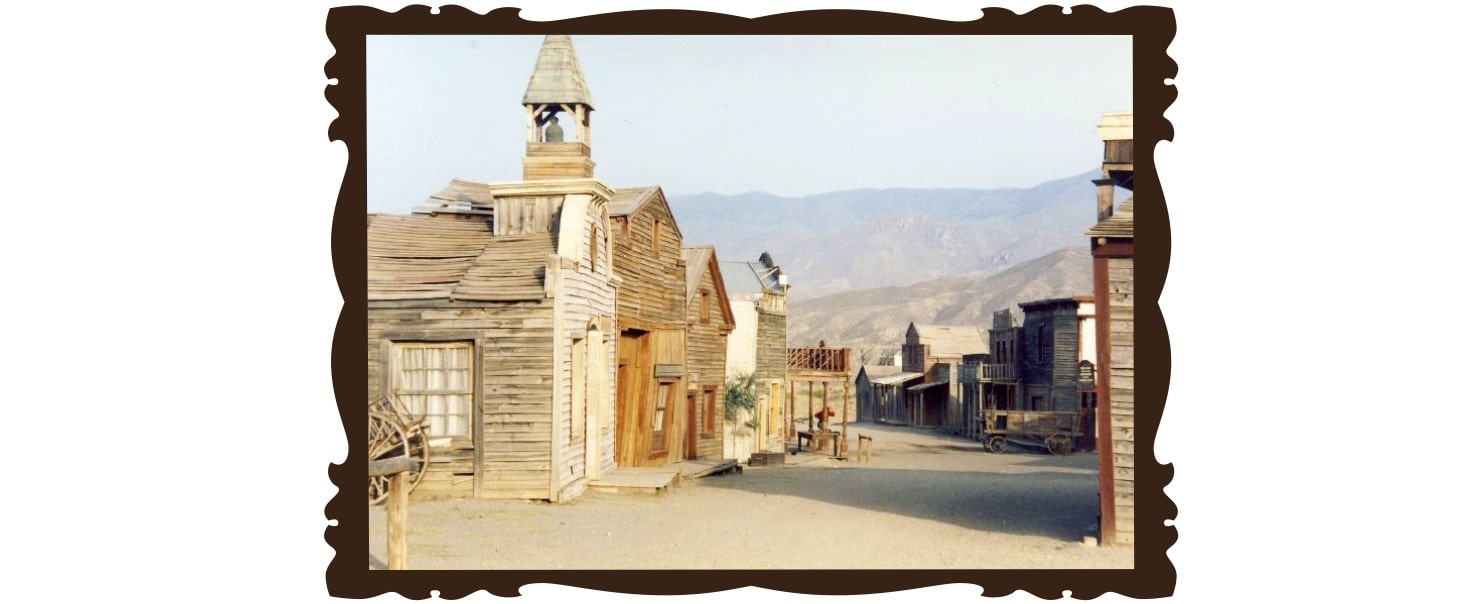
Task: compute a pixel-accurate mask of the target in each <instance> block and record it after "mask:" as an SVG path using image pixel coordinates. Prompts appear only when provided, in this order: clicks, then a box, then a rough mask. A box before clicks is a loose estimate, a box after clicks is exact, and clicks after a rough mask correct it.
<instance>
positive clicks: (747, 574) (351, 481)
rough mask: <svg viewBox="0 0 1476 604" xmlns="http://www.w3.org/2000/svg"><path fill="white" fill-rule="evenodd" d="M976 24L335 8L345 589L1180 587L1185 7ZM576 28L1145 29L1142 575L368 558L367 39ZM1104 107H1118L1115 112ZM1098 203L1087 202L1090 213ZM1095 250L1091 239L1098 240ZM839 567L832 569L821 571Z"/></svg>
mask: <svg viewBox="0 0 1476 604" xmlns="http://www.w3.org/2000/svg"><path fill="white" fill-rule="evenodd" d="M980 10H981V13H982V16H981V17H980V18H979V19H977V20H974V21H963V22H958V21H942V20H937V19H929V18H924V17H916V16H910V15H901V14H892V13H881V12H872V11H854V10H817V11H804V12H794V13H784V14H778V15H769V16H764V17H757V18H746V17H738V16H733V15H726V14H719V13H711V12H699V11H685V10H643V11H629V12H619V13H609V14H603V15H593V16H587V17H578V18H573V19H565V20H559V21H548V22H536V21H525V20H523V19H522V18H521V17H520V16H519V13H520V9H516V8H500V9H496V10H493V11H491V12H489V13H486V14H477V13H475V12H472V11H470V10H468V9H465V8H462V7H460V6H443V7H440V8H439V12H438V13H436V14H433V13H432V12H431V11H432V9H431V8H430V7H428V6H421V5H416V6H411V7H407V8H404V9H402V10H400V11H397V12H394V13H389V12H385V11H382V10H379V9H375V8H371V7H363V6H356V7H339V8H333V9H331V10H329V12H328V20H327V33H328V38H329V40H330V41H331V42H332V44H333V46H334V48H335V49H336V54H335V55H334V56H333V57H332V58H331V59H330V60H329V61H328V63H327V65H326V66H325V69H324V71H325V73H326V75H327V77H328V78H330V79H336V80H337V83H336V84H329V85H328V86H326V89H325V93H324V94H325V96H326V97H327V99H328V102H329V103H330V104H331V105H332V106H333V108H334V109H336V110H337V111H338V114H339V117H338V118H337V119H335V120H333V122H332V123H331V124H330V125H329V127H328V137H329V139H330V140H331V141H343V142H344V143H345V144H346V145H347V148H348V166H347V169H346V170H345V171H344V176H343V184H342V187H341V188H340V189H339V195H338V205H337V208H336V209H335V210H334V215H333V234H332V247H333V268H334V272H335V275H336V277H337V280H338V287H339V291H340V292H341V293H342V295H343V300H344V302H343V311H342V313H341V314H340V315H339V318H338V325H337V328H336V330H335V332H334V337H333V387H334V392H336V393H337V398H338V407H339V412H340V415H341V417H342V419H343V425H344V433H345V438H347V440H348V443H349V455H348V461H347V462H346V463H344V464H332V463H330V464H329V467H328V476H329V478H330V479H331V480H332V481H333V484H334V485H336V486H338V487H339V492H338V494H337V495H336V496H334V497H333V499H332V500H330V501H329V502H328V506H327V508H326V515H327V518H329V519H331V520H336V521H337V524H336V525H330V526H328V527H327V529H326V530H325V531H324V538H325V540H326V541H327V542H328V544H329V545H330V546H331V547H333V549H334V551H335V552H336V553H335V555H334V558H333V561H332V562H331V563H330V564H329V566H328V569H327V573H326V574H327V582H328V591H329V594H331V595H333V596H335V597H346V598H368V597H373V596H377V595H380V594H384V593H388V592H397V593H399V594H400V595H402V596H405V597H407V598H412V599H423V598H428V597H431V592H432V590H436V591H437V592H439V595H440V597H443V598H451V599H457V598H462V597H465V596H466V595H469V594H471V593H473V592H475V591H478V590H487V591H488V592H490V593H492V594H494V595H497V596H502V597H512V596H517V595H519V589H520V588H521V587H522V586H524V585H530V584H534V583H552V584H560V585H569V586H576V587H583V588H588V589H596V590H603V591H611V592H621V593H631V594H653V595H654V594H661V595H669V594H697V593H710V592H718V591H725V590H729V589H734V588H739V587H744V586H750V585H751V586H757V587H763V588H768V589H774V590H780V591H786V592H793V593H807V594H826V595H850V594H865V593H882V592H891V591H899V590H905V589H915V588H920V587H928V586H934V585H944V584H952V583H965V584H974V585H977V586H979V587H980V589H981V590H982V591H981V595H984V596H1003V595H1007V594H1010V593H1012V592H1014V591H1016V590H1024V591H1027V592H1030V593H1031V594H1034V595H1036V596H1037V597H1041V598H1049V599H1055V598H1059V597H1061V596H1062V593H1063V590H1070V592H1071V597H1073V598H1082V599H1091V598H1096V597H1098V596H1100V595H1102V594H1104V593H1106V592H1116V593H1118V594H1121V595H1124V596H1130V597H1137V598H1150V597H1166V596H1169V595H1172V594H1173V591H1174V584H1175V580H1176V574H1175V571H1174V567H1173V564H1172V563H1171V562H1170V561H1169V559H1168V548H1169V547H1170V546H1172V545H1173V543H1174V541H1176V540H1177V538H1178V532H1177V529H1175V528H1174V527H1173V526H1168V525H1167V522H1166V521H1167V520H1169V519H1173V518H1175V517H1177V515H1178V510H1177V507H1176V506H1175V505H1174V504H1173V502H1172V501H1170V500H1169V498H1168V496H1167V495H1166V494H1164V492H1163V489H1164V487H1165V486H1166V485H1167V484H1168V483H1169V480H1171V479H1172V477H1173V466H1172V465H1171V464H1162V465H1161V464H1158V463H1157V461H1156V460H1157V458H1156V457H1155V456H1154V455H1153V449H1152V447H1153V442H1154V440H1155V438H1156V436H1157V433H1158V427H1159V423H1160V421H1161V419H1162V417H1163V406H1164V402H1165V400H1166V398H1167V394H1168V383H1169V370H1170V357H1169V342H1168V330H1167V327H1166V325H1165V324H1164V320H1163V314H1162V312H1161V311H1160V309H1159V308H1158V303H1157V302H1158V297H1159V294H1160V293H1162V291H1163V285H1164V279H1165V277H1166V276H1167V273H1168V261H1169V250H1170V245H1169V244H1170V236H1169V222H1168V211H1167V207H1166V206H1165V204H1164V198H1163V190H1162V188H1161V185H1160V183H1159V180H1158V173H1157V170H1156V169H1155V167H1154V162H1153V154H1154V151H1155V148H1156V146H1157V143H1158V141H1169V140H1173V129H1172V126H1171V125H1170V124H1169V122H1168V120H1167V119H1165V118H1164V115H1163V114H1164V112H1165V111H1166V110H1167V109H1168V107H1169V105H1170V104H1172V103H1173V101H1174V98H1175V97H1176V96H1177V91H1176V90H1175V88H1174V86H1173V85H1172V83H1171V79H1172V78H1173V77H1175V76H1176V75H1177V73H1178V65H1177V64H1176V63H1175V62H1174V61H1173V60H1172V59H1170V58H1169V56H1168V45H1169V42H1170V41H1171V40H1172V39H1173V36H1174V34H1175V22H1174V14H1173V11H1172V10H1171V9H1169V8H1165V7H1152V6H1136V7H1131V8H1126V9H1123V10H1120V11H1116V12H1112V13H1108V12H1105V11H1103V10H1101V9H1099V8H1097V7H1094V6H1086V5H1082V6H1073V7H1071V12H1070V13H1069V14H1066V13H1064V11H1063V9H1062V7H1061V6H1059V5H1049V6H1042V7H1040V8H1037V9H1035V10H1032V11H1030V12H1027V13H1025V14H1016V13H1014V12H1012V11H1010V10H1008V9H1002V8H983V9H980ZM548 33H566V34H831V35H866V34H872V35H887V34H892V35H904V34H905V35H916V34H933V35H1001V34H1009V35H1131V36H1132V37H1133V50H1132V56H1133V66H1132V67H1133V71H1132V74H1133V105H1134V107H1133V109H1134V125H1133V126H1134V139H1135V143H1134V148H1135V150H1136V153H1135V155H1136V157H1135V159H1136V160H1137V161H1136V162H1135V164H1134V168H1135V170H1134V182H1135V187H1134V198H1135V200H1134V204H1135V209H1134V211H1135V215H1134V220H1135V225H1134V226H1135V231H1136V232H1135V245H1136V248H1137V256H1136V259H1135V271H1136V273H1135V281H1136V283H1135V286H1136V288H1137V294H1138V296H1137V300H1138V304H1137V305H1136V307H1135V313H1136V316H1135V320H1136V335H1137V341H1136V342H1135V346H1136V350H1135V357H1136V359H1137V360H1138V361H1139V362H1138V371H1137V375H1136V376H1135V377H1136V384H1135V385H1136V388H1137V394H1138V398H1137V403H1138V405H1137V408H1136V412H1137V418H1136V429H1137V440H1136V441H1135V442H1136V444H1135V446H1136V449H1137V450H1136V451H1135V454H1136V455H1135V457H1136V459H1137V460H1138V464H1139V465H1138V466H1137V467H1136V468H1135V471H1136V476H1135V479H1136V487H1137V500H1136V501H1135V504H1136V510H1135V511H1136V520H1137V525H1136V526H1135V539H1136V544H1135V546H1134V547H1135V552H1134V554H1135V556H1134V557H1135V560H1134V568H1132V569H1124V570H982V569H981V570H829V571H813V570H805V571H799V570H766V571H765V570H717V571H705V570H692V571H654V570H653V571H628V570H619V571H615V570H589V571H552V570H549V571H522V570H519V571H495V570H489V571H416V570H410V571H398V572H390V571H374V570H369V569H368V568H367V566H366V564H365V556H366V553H367V552H368V550H369V545H368V533H369V531H368V515H367V509H366V507H365V505H364V502H363V489H362V483H363V481H364V478H363V477H364V476H365V475H366V473H367V462H365V461H364V459H365V457H364V455H363V454H362V453H363V451H362V448H363V447H364V446H365V443H363V442H362V440H363V438H362V437H361V436H360V437H355V435H362V434H363V433H364V429H365V426H364V422H365V421H366V420H365V416H364V414H363V413H362V406H363V404H364V401H365V400H367V398H368V390H367V383H368V382H367V379H368V378H367V367H366V365H365V364H364V357H363V356H362V355H363V352H362V351H363V328H364V323H363V320H364V319H363V318H364V317H365V316H366V315H367V310H366V306H367V304H366V298H367V295H366V293H365V292H366V291H367V286H366V280H367V277H366V270H365V262H366V259H365V256H364V248H365V245H366V241H365V238H366V235H365V230H364V220H365V215H366V214H365V213H366V209H365V207H366V199H367V195H368V193H367V176H368V174H367V168H366V163H365V162H366V159H365V158H366V154H365V145H366V139H367V136H366V134H367V133H366V124H367V122H366V113H365V104H366V99H365V67H366V64H365V43H364V42H365V40H364V38H365V36H368V35H385V34H402V35H417V34H418V35H434V34H483V35H498V34H502V35H513V34H517V35H541V34H548ZM1111 109H1112V108H1110V107H1104V108H1103V110H1104V111H1106V110H1111ZM1092 206H1093V200H1091V199H1083V200H1082V208H1083V210H1082V211H1084V212H1088V211H1091V208H1092ZM1082 245H1083V246H1087V245H1088V242H1087V241H1086V239H1085V238H1083V239H1082ZM820 575H823V576H820Z"/></svg>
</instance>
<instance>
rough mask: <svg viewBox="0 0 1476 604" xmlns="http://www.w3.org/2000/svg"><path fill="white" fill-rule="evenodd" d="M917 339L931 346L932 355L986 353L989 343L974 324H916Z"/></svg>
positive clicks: (914, 325)
mask: <svg viewBox="0 0 1476 604" xmlns="http://www.w3.org/2000/svg"><path fill="white" fill-rule="evenodd" d="M913 328H915V329H916V330H917V341H918V343H919V344H924V345H927V346H930V347H931V348H932V350H931V352H932V354H933V356H963V355H966V354H987V353H988V352H989V343H988V342H987V341H986V340H985V338H984V335H983V334H982V333H980V332H979V328H978V327H977V326H974V325H918V324H916V323H914V324H913Z"/></svg>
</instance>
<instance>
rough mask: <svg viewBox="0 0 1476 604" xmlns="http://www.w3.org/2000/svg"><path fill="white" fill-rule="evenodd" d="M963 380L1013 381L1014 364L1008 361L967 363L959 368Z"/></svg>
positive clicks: (960, 377)
mask: <svg viewBox="0 0 1476 604" xmlns="http://www.w3.org/2000/svg"><path fill="white" fill-rule="evenodd" d="M958 373H959V379H960V381H963V382H1013V381H1016V379H1017V378H1016V377H1015V375H1016V374H1015V366H1014V365H1013V364H1008V363H968V364H965V365H964V366H963V367H962V368H960V369H959V372H958Z"/></svg>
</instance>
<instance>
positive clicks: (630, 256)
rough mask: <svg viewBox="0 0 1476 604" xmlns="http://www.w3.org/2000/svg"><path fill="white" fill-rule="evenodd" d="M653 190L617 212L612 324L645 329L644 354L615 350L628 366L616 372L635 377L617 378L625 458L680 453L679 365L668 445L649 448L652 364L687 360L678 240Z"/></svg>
mask: <svg viewBox="0 0 1476 604" xmlns="http://www.w3.org/2000/svg"><path fill="white" fill-rule="evenodd" d="M656 195H657V198H656V199H653V200H651V201H648V202H647V203H645V204H644V205H643V206H641V207H640V208H639V209H637V210H635V211H634V212H633V213H631V214H628V215H626V216H624V217H619V218H616V219H615V222H616V223H617V224H618V226H617V227H615V237H614V241H615V245H614V247H615V256H614V269H615V274H616V275H618V276H619V277H620V278H621V279H622V283H621V286H620V288H619V291H618V293H617V296H616V314H615V316H616V321H617V329H618V330H619V331H620V332H621V333H626V332H627V331H628V330H641V331H643V332H646V334H647V335H646V336H645V337H646V338H647V339H646V340H645V341H644V342H645V343H644V345H643V351H644V353H643V354H645V355H647V356H645V357H644V358H638V357H634V356H630V355H627V354H625V353H623V352H622V353H620V354H619V357H620V359H621V362H622V363H626V364H627V365H628V366H629V368H628V369H627V370H626V371H624V372H621V373H618V374H617V375H619V376H621V377H623V378H625V379H630V380H632V383H631V384H627V385H624V386H619V388H618V392H619V393H620V395H619V396H620V397H621V398H618V399H617V401H616V407H617V416H618V417H619V418H620V419H619V424H618V425H619V430H618V431H617V433H616V446H617V452H616V460H617V463H618V465H622V466H651V465H663V464H665V463H667V462H669V461H679V460H680V459H681V455H682V453H683V450H682V449H683V444H684V442H685V441H684V440H683V439H684V438H685V437H686V431H687V426H686V423H687V422H686V411H685V409H686V406H687V405H686V398H685V397H686V391H687V387H686V377H685V369H684V370H683V377H682V378H680V379H677V380H675V381H674V382H669V387H670V388H672V389H673V390H674V391H675V393H676V394H675V395H674V397H673V398H672V399H671V400H670V401H669V402H668V404H667V408H666V412H665V414H664V421H663V424H664V425H665V426H666V429H665V431H664V433H665V441H666V450H665V452H664V453H659V452H654V451H652V444H653V436H654V434H653V432H654V430H653V429H652V425H651V422H652V420H653V419H654V414H655V412H656V396H657V393H658V392H659V391H660V387H661V383H662V382H661V381H659V380H657V379H655V378H654V377H653V376H654V373H653V371H654V366H655V365H678V366H684V365H685V364H686V355H687V353H686V324H685V319H686V313H687V286H686V267H685V265H684V264H683V263H682V240H681V235H680V232H679V231H678V230H677V229H676V225H675V222H674V221H673V220H672V217H671V211H670V209H669V208H668V207H667V205H666V202H665V200H664V199H661V198H660V194H659V193H657V194H656ZM658 225H659V226H658ZM653 241H654V244H653ZM653 251H654V252H655V253H654V254H653V253H652V252H653ZM627 341H628V340H625V339H622V340H621V342H622V343H624V342H627ZM617 379H621V378H620V377H618V378H617Z"/></svg>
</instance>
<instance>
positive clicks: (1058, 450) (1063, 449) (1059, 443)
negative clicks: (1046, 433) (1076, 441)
mask: <svg viewBox="0 0 1476 604" xmlns="http://www.w3.org/2000/svg"><path fill="white" fill-rule="evenodd" d="M1045 444H1046V448H1047V449H1050V451H1051V455H1065V454H1067V453H1070V452H1071V437H1070V436H1066V435H1065V434H1053V435H1051V437H1050V438H1047V439H1046V443H1045Z"/></svg>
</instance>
